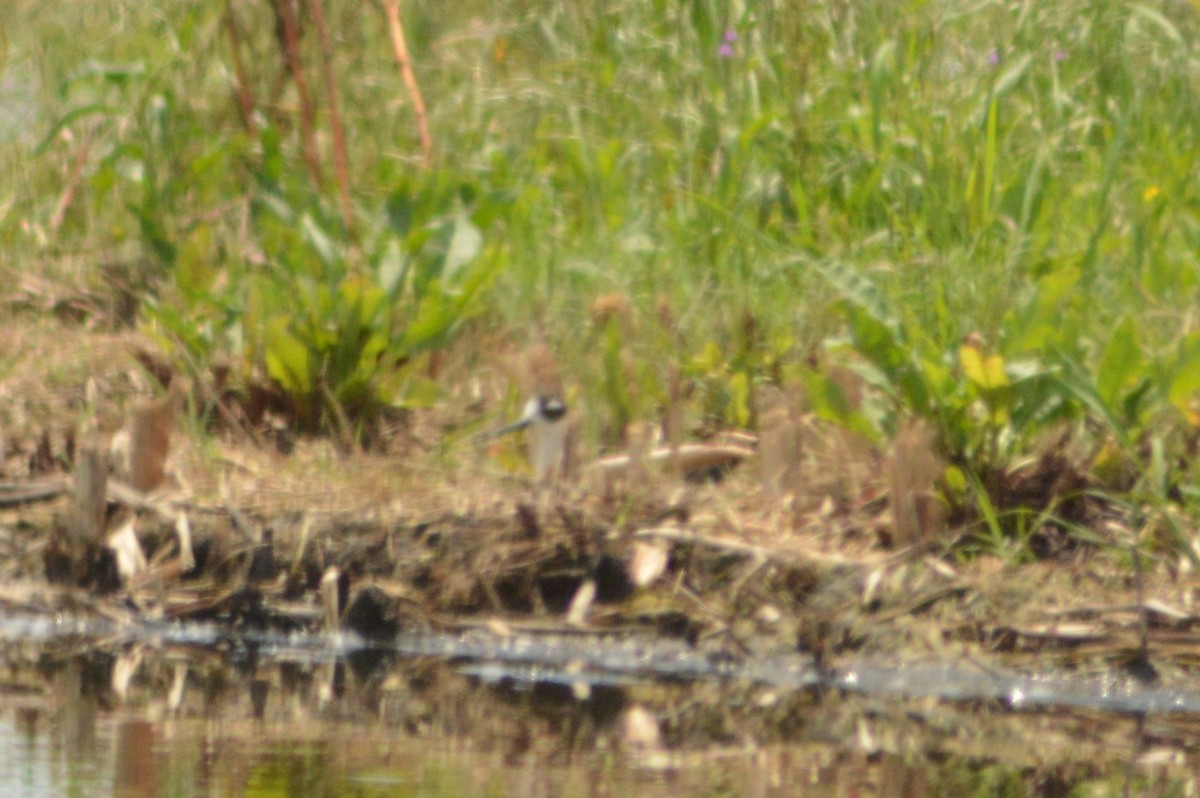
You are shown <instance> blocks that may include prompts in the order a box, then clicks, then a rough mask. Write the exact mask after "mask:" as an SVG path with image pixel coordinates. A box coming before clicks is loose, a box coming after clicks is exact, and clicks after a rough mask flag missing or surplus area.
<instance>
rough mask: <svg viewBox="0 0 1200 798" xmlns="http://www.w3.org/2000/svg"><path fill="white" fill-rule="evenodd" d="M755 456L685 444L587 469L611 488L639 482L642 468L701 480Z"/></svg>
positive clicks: (732, 447)
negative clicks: (626, 481)
mask: <svg viewBox="0 0 1200 798" xmlns="http://www.w3.org/2000/svg"><path fill="white" fill-rule="evenodd" d="M753 455H754V449H752V448H751V447H749V446H744V445H741V444H736V443H728V444H725V443H685V444H683V445H682V446H679V447H678V448H672V447H670V446H659V447H656V448H654V449H650V450H649V451H646V452H642V453H638V454H636V455H632V454H614V455H609V456H608V457H601V458H600V459H599V460H596V461H595V462H593V463H592V464H591V465H590V466H588V469H587V473H588V475H589V476H591V477H592V478H595V479H597V480H599V481H600V482H601V483H602V484H605V485H611V484H613V483H615V482H618V481H620V480H622V479H629V478H631V477H632V478H636V475H637V472H639V471H640V470H641V469H643V468H654V469H658V470H665V469H667V468H668V467H670V466H673V467H674V468H675V469H677V470H678V471H679V473H680V474H682V475H683V477H684V478H685V479H702V478H704V477H708V476H712V475H716V474H720V473H722V472H724V471H728V470H729V469H731V468H733V467H734V466H736V465H737V464H739V463H741V462H742V461H743V460H746V459H747V458H750V457H752V456H753Z"/></svg>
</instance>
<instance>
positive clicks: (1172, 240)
mask: <svg viewBox="0 0 1200 798" xmlns="http://www.w3.org/2000/svg"><path fill="white" fill-rule="evenodd" d="M278 5H279V4H275V6H278ZM283 5H287V4H283ZM299 5H300V7H301V8H303V9H306V10H305V11H304V13H303V14H302V17H303V18H302V19H301V20H300V28H301V30H302V31H303V35H302V37H301V39H300V42H299V45H300V46H299V50H298V52H299V55H300V57H301V58H302V60H303V65H304V66H303V75H304V77H305V78H306V79H307V81H308V83H307V89H306V91H307V94H308V97H309V102H308V103H305V102H304V101H303V97H302V96H301V95H300V93H299V91H298V89H297V83H296V80H295V79H294V76H293V75H292V74H291V73H290V72H289V70H288V68H287V66H286V61H287V59H286V57H285V52H286V50H287V48H286V46H285V43H284V39H286V36H284V34H282V33H278V34H277V32H276V31H277V25H276V21H275V19H274V16H273V12H272V8H273V7H275V6H273V5H272V4H270V3H266V2H262V3H239V4H234V3H212V2H201V1H200V0H172V2H169V3H167V4H165V5H163V4H152V3H145V2H134V0H99V1H98V2H93V3H88V4H87V6H86V9H85V10H82V11H81V10H80V9H79V8H78V7H77V6H76V5H75V4H70V3H61V2H32V0H13V2H9V3H6V4H5V6H4V8H3V9H2V10H0V23H2V25H3V27H2V28H0V31H2V33H3V35H4V40H3V43H4V49H3V50H2V51H0V55H2V57H3V62H2V63H0V96H2V97H3V102H2V103H0V109H3V110H2V111H0V164H2V166H3V168H4V169H5V171H6V173H7V174H8V175H9V176H10V177H9V179H8V180H6V181H5V183H4V185H3V187H0V279H3V280H4V281H5V282H8V283H12V282H13V280H14V279H15V277H16V275H18V274H20V273H22V272H24V271H26V270H28V269H30V268H31V267H32V265H33V264H40V266H38V268H41V269H42V270H43V271H44V272H45V273H46V274H48V275H51V276H55V277H57V278H61V279H67V278H69V277H71V276H72V275H77V274H80V273H82V274H84V275H85V277H84V279H85V280H86V279H90V280H93V281H99V280H100V279H101V278H100V276H99V275H100V271H99V269H98V264H100V263H102V262H111V261H117V262H123V263H127V264H141V265H140V266H139V268H141V269H144V270H147V271H148V272H149V273H150V274H151V275H152V276H153V277H154V284H155V286H156V288H155V290H154V292H153V293H152V294H151V295H150V296H147V297H146V298H145V301H144V303H143V305H142V307H141V309H140V313H139V323H140V324H141V325H142V326H143V327H144V329H145V330H146V331H147V332H148V333H149V334H150V335H151V336H152V337H154V338H155V339H156V340H158V341H159V342H160V343H161V345H162V347H163V348H164V350H165V351H167V352H168V353H170V354H171V355H172V356H173V357H175V358H176V360H177V361H178V362H179V363H181V364H182V365H185V367H186V368H188V369H189V370H191V371H195V372H199V373H201V374H203V373H204V372H205V370H206V369H207V368H208V367H209V365H210V364H211V363H212V362H213V361H214V359H216V358H222V359H225V360H228V361H229V362H232V363H234V364H235V366H236V370H237V374H238V375H240V376H241V377H242V378H244V379H248V378H249V377H250V376H251V375H253V374H256V373H261V374H266V375H268V376H269V377H271V378H273V379H274V380H275V381H276V382H277V383H278V385H279V386H280V387H281V388H282V389H283V390H284V391H285V392H286V393H287V394H288V395H289V397H290V398H291V400H292V402H293V404H294V407H295V418H296V421H297V423H299V424H302V425H305V426H307V427H310V428H324V429H337V430H341V431H342V432H346V430H347V424H349V425H350V426H351V427H355V428H357V426H358V425H361V424H363V423H366V422H367V421H369V418H370V416H371V414H372V413H373V412H375V411H376V410H377V409H378V408H379V407H381V406H383V405H387V404H396V403H405V402H409V401H415V399H413V398H412V397H413V396H415V395H416V394H418V393H421V391H417V390H416V389H414V388H413V385H414V381H415V380H417V379H418V375H417V371H418V370H417V369H416V368H414V365H415V364H418V363H419V362H420V358H421V356H422V355H423V354H424V353H427V352H429V351H431V350H433V349H436V348H439V347H443V346H446V345H447V344H449V343H450V342H451V341H453V339H454V336H455V334H456V333H458V332H460V331H461V330H462V329H463V328H464V322H466V321H467V320H469V319H475V320H476V321H475V323H477V324H479V325H484V326H489V327H493V328H501V329H512V330H514V331H516V333H517V335H518V337H520V336H524V335H526V334H527V332H528V331H529V329H530V328H531V326H533V325H537V326H538V327H539V328H540V330H541V332H542V333H544V335H545V337H546V339H547V340H548V341H551V342H552V343H553V345H554V348H555V349H556V351H558V352H559V353H560V354H561V355H562V360H563V362H564V364H566V367H567V371H568V376H569V377H570V378H571V380H572V381H574V382H576V383H578V384H580V385H581V386H582V387H583V388H584V389H585V391H586V392H587V393H588V395H590V396H595V397H598V398H599V397H603V399H602V400H600V401H597V402H596V403H595V404H594V405H593V406H592V407H591V408H590V412H591V414H592V427H593V429H599V430H601V432H602V434H603V435H605V437H606V438H612V437H617V436H619V432H618V433H615V434H614V432H613V430H614V429H616V430H619V428H620V426H621V425H622V424H623V422H625V421H627V420H629V419H630V418H636V417H639V416H641V417H652V416H653V414H654V413H655V412H656V411H660V410H661V406H662V404H663V403H664V402H666V401H668V400H667V399H666V398H665V397H668V396H670V395H672V392H673V390H674V389H673V388H672V387H671V385H670V383H671V380H672V379H677V378H679V375H682V379H684V380H687V381H689V383H690V384H691V386H692V387H693V388H694V390H693V392H692V393H691V394H690V396H692V397H693V398H692V399H691V400H690V401H692V402H694V404H695V408H696V412H698V413H701V414H702V416H703V420H702V423H703V425H704V426H705V427H706V428H712V427H715V426H718V425H725V424H739V425H751V426H752V425H753V424H754V423H755V419H754V409H753V408H754V404H753V401H752V397H753V393H754V390H755V388H756V387H757V386H759V385H761V384H764V383H784V384H791V383H797V384H799V383H802V384H803V385H804V386H805V388H806V394H807V397H808V398H807V400H806V401H807V402H808V405H809V406H810V407H811V408H812V409H813V410H814V411H815V412H816V413H818V414H819V415H820V416H822V417H824V418H826V419H828V420H833V421H837V422H838V423H841V424H844V425H846V426H848V427H850V428H852V429H855V430H857V431H858V432H860V433H862V434H863V435H865V436H867V437H868V438H870V439H871V440H872V441H873V442H874V443H875V444H876V445H878V446H880V447H884V446H886V445H887V442H888V441H889V440H890V439H891V438H892V436H894V435H895V434H896V432H897V431H898V429H899V428H900V425H901V424H902V423H903V422H904V421H905V420H906V419H912V418H918V419H923V420H924V421H925V422H926V423H927V424H928V425H929V427H930V429H931V430H932V445H933V446H934V448H935V449H936V450H937V452H938V453H939V455H940V456H941V457H942V458H943V459H944V461H945V462H946V463H947V464H948V467H947V469H946V473H945V475H944V477H943V478H942V479H941V480H940V481H939V485H938V489H939V491H940V493H941V496H942V498H943V500H944V501H945V503H946V504H947V506H948V508H949V509H950V510H951V513H952V516H953V517H956V518H975V519H981V520H980V522H979V528H980V529H981V530H983V531H984V533H985V535H984V537H986V536H987V535H992V536H994V537H995V538H996V539H1004V538H1006V537H1011V536H1013V535H1018V536H1020V535H1022V534H1025V532H1026V531H1027V530H1029V529H1031V528H1033V527H1035V526H1037V525H1039V524H1040V523H1042V522H1044V521H1045V520H1046V519H1057V523H1058V524H1059V526H1061V527H1062V528H1064V529H1067V530H1074V529H1075V527H1074V526H1073V525H1074V524H1076V523H1081V522H1090V521H1092V520H1094V516H1091V515H1088V514H1086V513H1081V512H1079V511H1077V510H1066V509H1064V507H1065V506H1066V505H1068V504H1071V505H1073V506H1074V505H1079V504H1080V503H1081V502H1083V501H1091V500H1096V501H1101V502H1103V503H1105V504H1106V506H1110V507H1115V506H1120V507H1124V508H1125V510H1126V512H1125V518H1126V520H1128V521H1129V522H1130V526H1131V528H1133V529H1138V528H1142V527H1143V526H1145V527H1149V528H1155V529H1162V530H1166V531H1167V532H1168V534H1167V535H1165V536H1162V537H1163V539H1164V540H1166V541H1167V542H1168V544H1169V545H1170V546H1171V547H1172V548H1174V547H1177V546H1182V547H1186V550H1187V551H1188V552H1189V555H1190V551H1191V549H1190V544H1188V542H1187V541H1186V539H1185V537H1184V536H1183V533H1182V532H1181V531H1180V526H1181V523H1180V520H1179V518H1180V513H1179V511H1180V510H1182V511H1183V512H1184V513H1191V512H1192V511H1193V510H1194V504H1195V498H1196V494H1195V489H1194V487H1193V485H1194V483H1195V476H1196V474H1195V470H1196V469H1195V466H1194V459H1195V458H1194V456H1193V455H1194V449H1195V447H1196V443H1197V440H1198V438H1200V405H1198V404H1197V399H1198V397H1197V392H1198V391H1200V325H1198V323H1197V319H1196V314H1195V312H1194V311H1195V299H1194V297H1195V292H1196V289H1197V285H1198V283H1200V259H1198V258H1197V255H1196V253H1197V252H1198V251H1200V213H1198V212H1197V210H1196V209H1197V208H1200V185H1198V184H1197V181H1196V179H1195V176H1194V174H1193V172H1194V169H1193V164H1194V163H1195V161H1196V154H1197V153H1196V150H1197V147H1200V135H1198V133H1200V110H1198V109H1200V102H1198V99H1200V98H1198V97H1197V96H1196V89H1195V82H1194V79H1193V77H1192V76H1193V75H1194V74H1195V72H1196V70H1197V68H1198V67H1200V58H1198V56H1197V55H1196V50H1195V47H1194V43H1195V41H1196V38H1197V34H1198V33H1200V19H1198V18H1197V13H1198V12H1197V8H1196V7H1195V6H1194V5H1192V4H1187V3H1175V2H1171V3H1150V2H1147V3H1132V2H1119V1H1118V0H1101V2H1088V3H1085V2H1082V0H1068V1H1067V2H1048V1H1047V2H1039V1H1038V0H1032V1H1031V2H1023V3H1020V2H1000V1H999V0H981V2H977V3H971V4H967V5H963V4H962V3H958V2H949V1H948V0H912V2H908V3H901V4H900V5H888V6H887V7H883V6H878V5H877V4H873V3H868V2H853V1H851V2H834V1H833V0H829V1H828V2H803V3H794V2H784V0H767V2H761V3H754V4H743V3H732V4H724V3H715V2H710V1H707V0H696V2H689V3H668V2H660V1H659V0H652V1H651V2H635V1H634V0H626V1H625V2H617V3H611V4H607V5H604V6H602V7H601V6H590V5H587V4H561V3H558V2H550V1H549V0H545V1H539V0H535V1H534V2H528V3H515V2H514V3H479V2H465V3H455V4H450V5H447V4H444V3H430V2H423V0H414V2H408V3H405V4H404V6H403V13H404V23H405V26H406V32H407V35H408V45H409V50H410V52H411V54H412V59H413V65H414V69H415V72H416V75H417V78H418V80H419V82H420V85H421V88H422V91H423V93H424V96H425V97H426V99H427V102H428V106H429V129H430V131H431V136H432V140H433V146H434V151H433V157H432V165H431V166H429V167H426V166H424V165H423V164H422V158H421V148H420V143H419V140H418V136H417V122H416V118H415V116H414V113H413V105H412V103H411V102H410V101H409V99H408V95H407V94H406V92H405V89H404V84H403V83H402V81H401V79H400V75H399V71H398V69H397V68H396V64H395V62H394V60H393V57H392V50H391V46H390V44H389V40H388V31H387V24H386V18H385V15H384V13H383V10H382V8H381V7H377V6H375V5H373V4H332V3H326V4H325V5H327V6H329V7H328V8H327V9H326V14H328V15H329V16H328V19H327V20H326V25H327V30H328V34H329V36H330V38H331V40H332V47H331V50H330V51H331V53H332V60H331V68H332V71H333V75H334V81H333V83H334V85H335V87H336V95H337V98H338V100H337V101H338V107H339V109H340V114H338V115H336V116H335V115H334V114H332V113H331V111H330V104H329V102H328V97H327V93H326V88H325V83H324V82H323V80H322V79H321V64H322V60H321V47H320V38H321V37H320V31H321V26H320V25H318V24H317V22H316V20H314V19H313V18H312V15H311V11H310V10H308V9H311V5H309V4H299ZM335 5H336V6H337V7H334V6H335ZM235 41H236V44H235V43H234V42H235ZM306 107H312V108H315V109H316V114H315V123H314V127H313V130H315V135H314V136H313V137H312V139H311V141H310V140H309V139H308V138H307V137H306V135H305V132H306V125H305V122H304V116H305V113H304V109H305V108H306ZM247 108H249V109H251V113H249V114H248V115H247V113H246V109H247ZM335 122H336V123H340V124H341V125H344V130H345V138H346V141H347V146H346V153H347V156H348V170H347V171H346V172H345V175H344V177H345V185H346V186H347V187H348V192H347V194H346V195H344V196H343V195H340V194H339V186H340V185H342V183H341V182H340V180H339V177H340V176H339V174H338V172H337V170H336V169H334V167H333V164H334V163H335V162H336V159H335V157H334V156H333V155H331V154H330V153H331V152H334V151H335V146H336V139H337V133H336V130H335V127H336V124H335ZM88 275H90V276H88ZM601 294H617V295H620V296H623V297H625V298H626V299H627V302H628V306H629V307H628V310H627V316H628V318H624V319H622V320H613V319H607V320H605V321H602V322H600V323H598V324H593V323H592V322H591V321H589V315H588V309H589V306H590V304H591V303H592V301H593V300H594V299H595V298H596V297H597V296H598V295H601ZM668 317H669V318H668ZM481 356H486V353H481ZM631 364H632V365H631ZM835 364H840V366H843V367H845V368H847V369H849V370H851V371H853V372H855V373H857V374H858V378H859V379H860V380H862V381H863V384H864V385H865V386H867V388H868V390H867V391H866V392H865V394H864V398H863V399H862V400H861V401H855V400H853V399H852V397H850V396H848V395H847V391H846V390H845V386H844V385H843V384H842V382H840V381H839V380H837V379H834V377H833V376H832V371H831V368H832V366H834V365H835ZM673 375H674V376H673ZM1031 460H1032V461H1033V462H1034V464H1033V465H1032V466H1029V465H1028V462H1030V461H1031ZM1051 471H1056V472H1058V473H1059V474H1067V473H1069V474H1072V475H1074V477H1075V478H1074V479H1073V480H1067V482H1068V483H1069V484H1068V485H1067V487H1065V488H1064V487H1063V483H1062V482H1061V481H1060V483H1059V486H1058V487H1057V488H1055V489H1050V488H1045V489H1043V490H1038V489H1036V486H1035V485H1034V484H1033V483H1035V482H1037V481H1038V480H1036V479H1034V478H1033V476H1031V475H1035V476H1036V475H1041V476H1047V475H1048V474H1049V472H1051ZM1043 481H1046V480H1043ZM1075 532H1078V530H1075ZM1079 534H1082V533H1079Z"/></svg>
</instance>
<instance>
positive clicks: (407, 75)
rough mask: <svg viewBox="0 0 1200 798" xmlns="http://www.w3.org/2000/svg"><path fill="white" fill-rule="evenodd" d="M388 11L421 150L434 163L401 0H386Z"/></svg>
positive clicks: (427, 161) (427, 121)
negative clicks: (403, 20) (415, 117)
mask: <svg viewBox="0 0 1200 798" xmlns="http://www.w3.org/2000/svg"><path fill="white" fill-rule="evenodd" d="M383 5H384V9H385V10H386V12H387V18H388V30H389V31H390V32H391V36H392V52H393V53H394V54H395V56H396V64H397V65H398V66H399V67H400V75H401V76H402V77H403V78H404V85H405V86H407V87H408V94H409V96H410V97H411V98H412V104H413V113H415V114H416V115H417V132H418V133H419V134H420V136H421V152H422V153H423V154H424V159H425V166H432V165H433V139H432V138H431V137H430V135H429V118H428V116H427V114H426V113H425V100H424V99H423V98H422V97H421V87H420V86H419V85H418V84H417V76H416V75H415V74H414V73H413V69H412V61H411V59H410V58H409V57H408V45H407V44H406V43H405V41H404V26H403V25H402V24H401V22H400V0H384V3H383Z"/></svg>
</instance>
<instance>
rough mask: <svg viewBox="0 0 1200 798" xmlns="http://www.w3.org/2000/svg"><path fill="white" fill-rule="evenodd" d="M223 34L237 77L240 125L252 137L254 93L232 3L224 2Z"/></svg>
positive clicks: (253, 129) (254, 129)
mask: <svg viewBox="0 0 1200 798" xmlns="http://www.w3.org/2000/svg"><path fill="white" fill-rule="evenodd" d="M221 22H222V24H223V25H224V27H225V32H226V33H227V34H228V35H229V50H230V52H231V53H232V55H233V74H234V75H235V76H236V77H237V87H236V88H237V98H238V110H239V111H241V114H242V125H243V126H244V127H245V128H246V132H247V133H249V134H250V135H251V136H253V135H254V134H255V133H256V132H257V125H255V124H254V93H253V90H252V89H251V88H250V78H249V76H248V75H247V74H246V62H245V61H244V60H242V34H241V30H240V28H239V27H238V22H237V17H236V16H235V15H234V11H233V3H232V2H230V1H229V0H226V3H225V13H224V14H223V15H222V17H221Z"/></svg>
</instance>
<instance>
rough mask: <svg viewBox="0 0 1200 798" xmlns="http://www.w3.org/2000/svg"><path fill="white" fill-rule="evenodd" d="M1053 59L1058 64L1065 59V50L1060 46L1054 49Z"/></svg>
mask: <svg viewBox="0 0 1200 798" xmlns="http://www.w3.org/2000/svg"><path fill="white" fill-rule="evenodd" d="M1054 60H1055V61H1057V62H1058V63H1060V64H1061V63H1062V62H1063V61H1066V60H1067V51H1066V50H1064V49H1062V48H1061V47H1060V48H1059V49H1057V50H1055V51H1054Z"/></svg>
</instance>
